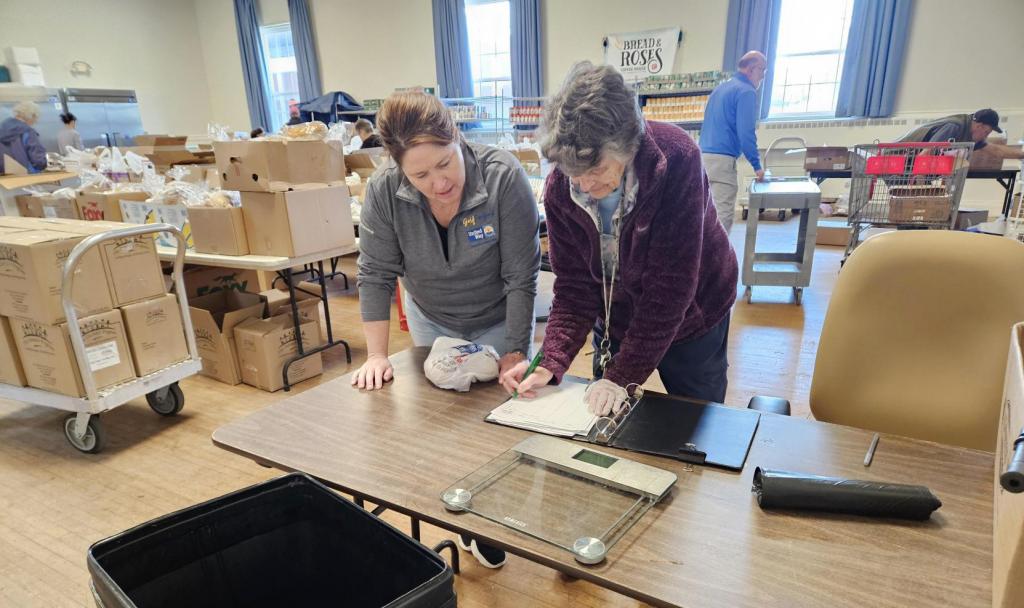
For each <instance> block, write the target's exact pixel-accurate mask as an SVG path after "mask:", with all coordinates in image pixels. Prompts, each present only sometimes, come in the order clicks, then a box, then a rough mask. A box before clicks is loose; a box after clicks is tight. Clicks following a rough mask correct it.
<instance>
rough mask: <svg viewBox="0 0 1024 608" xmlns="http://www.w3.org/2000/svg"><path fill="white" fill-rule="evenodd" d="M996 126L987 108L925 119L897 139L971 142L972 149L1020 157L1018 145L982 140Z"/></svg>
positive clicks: (995, 118)
mask: <svg viewBox="0 0 1024 608" xmlns="http://www.w3.org/2000/svg"><path fill="white" fill-rule="evenodd" d="M992 131H995V132H996V133H1002V132H1003V130H1002V129H1000V128H999V114H998V113H997V112H996V111H995V110H993V109H991V108H985V109H983V110H978V111H977V112H975V113H974V114H953V115H952V116H946V117H943V118H939V119H937V120H933V121H931V122H927V123H925V124H923V125H920V126H919V127H917V128H915V129H914V130H913V131H911V132H910V133H907V134H906V135H904V136H903V137H901V138H899V139H898V140H897V141H899V142H916V141H956V142H968V141H971V142H974V151H975V152H976V153H979V154H983V155H987V156H994V157H996V158H1018V159H1020V158H1024V150H1022V149H1021V148H1017V147H1013V146H1006V145H1003V144H996V143H990V142H988V141H986V140H987V139H988V136H989V135H990V134H991V133H992Z"/></svg>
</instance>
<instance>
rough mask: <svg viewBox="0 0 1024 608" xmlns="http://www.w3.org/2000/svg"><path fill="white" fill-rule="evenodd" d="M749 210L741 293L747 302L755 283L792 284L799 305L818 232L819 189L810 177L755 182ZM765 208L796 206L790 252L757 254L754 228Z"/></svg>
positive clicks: (751, 187) (806, 283)
mask: <svg viewBox="0 0 1024 608" xmlns="http://www.w3.org/2000/svg"><path fill="white" fill-rule="evenodd" d="M749 199H750V203H749V204H750V209H751V211H752V213H750V214H749V215H748V217H747V239H746V244H745V245H744V248H743V274H742V280H743V285H745V286H746V290H745V292H744V296H745V297H746V299H747V302H748V303H749V302H750V300H751V297H752V295H753V290H752V288H753V287H754V286H773V287H779V286H781V287H792V288H793V297H794V299H795V300H796V304H797V305H799V304H800V301H801V298H802V296H803V288H804V287H807V286H808V285H810V284H811V263H812V262H813V261H814V239H815V236H816V234H817V231H818V206H819V205H820V204H821V189H820V188H819V187H818V186H817V184H815V183H814V181H813V180H811V179H810V178H809V177H776V178H769V179H767V180H765V181H763V182H758V181H754V182H752V183H751V184H750V191H749ZM765 209H783V210H784V209H799V210H800V226H799V229H798V233H797V241H796V251H794V252H793V253H788V252H784V253H757V252H756V245H757V227H758V224H759V222H760V219H759V216H760V212H761V211H763V210H765Z"/></svg>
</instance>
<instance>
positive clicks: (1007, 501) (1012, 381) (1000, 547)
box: [992, 323, 1024, 608]
mask: <svg viewBox="0 0 1024 608" xmlns="http://www.w3.org/2000/svg"><path fill="white" fill-rule="evenodd" d="M1022 342H1024V323H1018V324H1017V325H1014V326H1013V329H1012V330H1011V333H1010V354H1009V357H1008V360H1007V364H1006V380H1005V382H1004V384H1003V400H1002V403H1003V406H1004V407H1001V408H999V409H1000V411H1001V414H1000V418H999V428H998V433H997V434H998V438H997V440H996V455H995V471H994V474H995V484H994V485H995V496H994V500H993V502H992V507H993V521H992V534H993V538H992V545H993V558H992V606H994V607H997V608H1016V607H1017V606H1024V500H1021V498H1024V497H1022V496H1021V495H1020V494H1014V493H1011V492H1007V491H1006V490H1004V489H1003V488H1002V486H1001V485H1000V484H999V477H1000V476H1001V475H1002V474H1003V473H1004V472H1005V471H1006V469H1007V467H1008V466H1009V462H1010V458H1011V457H1012V455H1013V443H1014V441H1015V440H1016V439H1017V437H1018V436H1019V435H1020V432H1021V428H1022V427H1024V352H1022Z"/></svg>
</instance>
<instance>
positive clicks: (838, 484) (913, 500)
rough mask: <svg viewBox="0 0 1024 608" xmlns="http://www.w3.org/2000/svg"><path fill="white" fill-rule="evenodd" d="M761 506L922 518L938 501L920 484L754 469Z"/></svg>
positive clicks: (923, 518)
mask: <svg viewBox="0 0 1024 608" xmlns="http://www.w3.org/2000/svg"><path fill="white" fill-rule="evenodd" d="M753 491H754V492H756V493H757V504H758V505H760V506H761V508H762V509H804V510H811V511H827V512H829V513H847V514H850V515H866V516H869V517H892V518H898V519H916V520H925V519H928V518H929V517H931V514H932V511H934V510H935V509H938V508H939V507H941V506H942V502H941V501H939V499H938V498H936V497H935V495H934V494H932V491H931V490H929V489H928V488H926V487H924V486H908V485H903V484H896V483H880V482H877V481H860V480H856V479H841V478H838V477H820V476H818V475H806V474H803V473H794V472H790V471H770V470H764V469H761V467H758V468H757V470H755V471H754V487H753Z"/></svg>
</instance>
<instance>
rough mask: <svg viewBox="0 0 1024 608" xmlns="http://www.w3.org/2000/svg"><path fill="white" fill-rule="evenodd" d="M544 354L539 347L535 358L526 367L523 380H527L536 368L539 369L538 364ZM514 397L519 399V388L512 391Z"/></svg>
mask: <svg viewBox="0 0 1024 608" xmlns="http://www.w3.org/2000/svg"><path fill="white" fill-rule="evenodd" d="M543 356H544V351H543V350H541V349H537V354H536V355H534V356H533V360H532V361H530V365H529V367H527V368H526V373H525V374H523V380H526V378H527V376H529V375H530V374H532V373H533V372H534V370H536V369H537V366H538V365H540V360H541V358H542V357H543ZM512 398H513V399H518V398H519V389H515V390H513V391H512Z"/></svg>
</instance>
